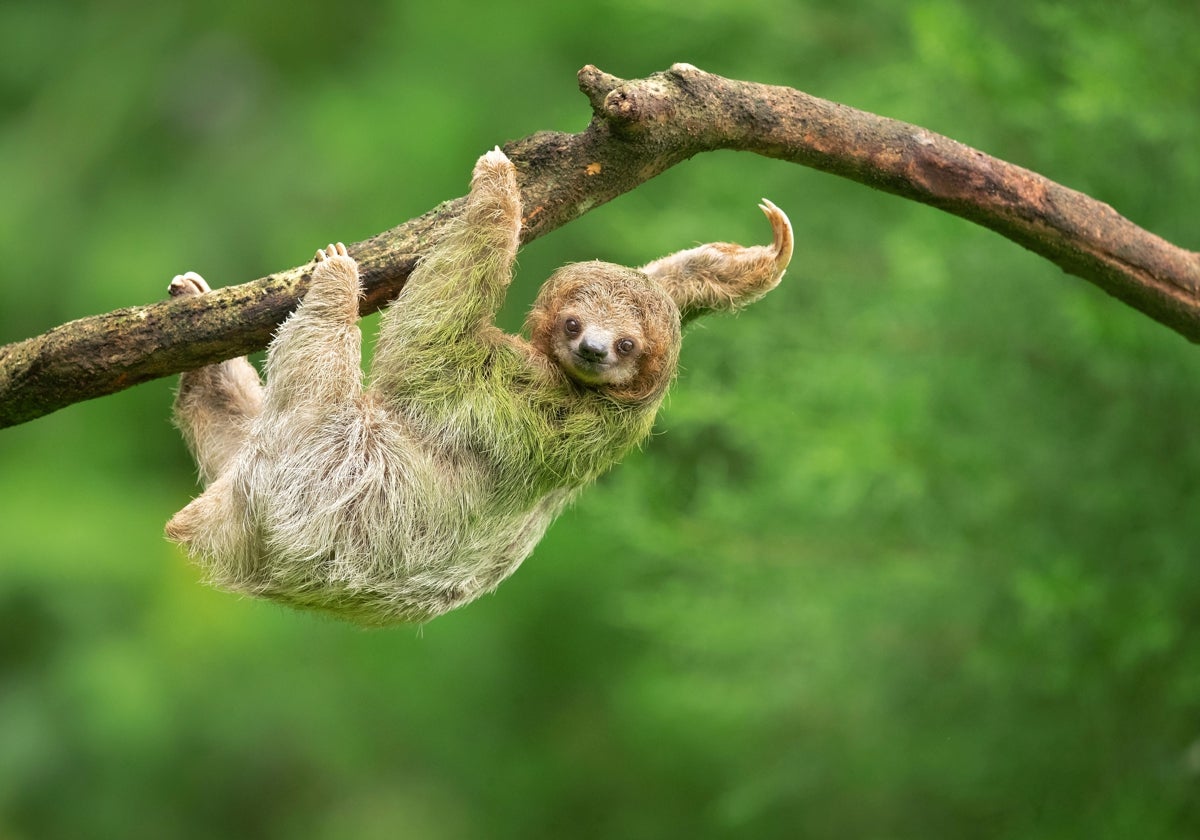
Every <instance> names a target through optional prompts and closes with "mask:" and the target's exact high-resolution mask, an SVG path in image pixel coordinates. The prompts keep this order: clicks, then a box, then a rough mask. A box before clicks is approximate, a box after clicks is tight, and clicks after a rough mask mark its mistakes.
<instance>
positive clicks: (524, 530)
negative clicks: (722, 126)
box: [166, 149, 792, 625]
mask: <svg viewBox="0 0 1200 840" xmlns="http://www.w3.org/2000/svg"><path fill="white" fill-rule="evenodd" d="M761 206H762V209H763V212H765V213H766V215H767V217H768V219H770V222H771V226H772V228H773V230H774V242H773V244H771V245H769V246H755V247H750V248H742V247H740V246H737V245H731V244H726V243H716V244H710V245H702V246H700V247H698V248H693V249H690V250H687V251H681V252H679V253H677V254H673V255H671V256H668V257H664V258H663V259H660V260H657V261H655V262H653V263H651V264H649V265H647V266H644V267H643V268H641V269H640V270H635V269H632V268H625V267H622V266H619V265H612V264H609V263H602V262H587V263H576V264H572V265H567V266H565V267H564V268H561V269H559V270H558V271H557V272H555V274H554V275H553V276H552V277H551V278H550V279H549V280H548V281H547V282H546V283H545V285H544V286H543V287H542V289H541V292H540V294H539V295H538V297H537V300H536V302H535V303H534V305H533V309H532V311H531V312H530V314H529V317H528V320H527V322H526V327H527V331H528V335H529V338H528V340H526V339H524V338H521V337H518V336H514V335H507V334H505V333H504V332H502V331H501V330H500V329H498V328H497V327H496V326H494V325H493V320H494V317H495V314H496V311H497V309H498V308H499V307H500V305H501V303H502V301H503V298H504V294H505V290H506V289H507V287H508V284H509V281H510V279H511V273H512V265H513V261H514V259H515V257H516V253H517V245H518V234H519V232H520V228H521V196H520V192H519V191H518V189H517V181H516V172H515V170H514V167H513V165H512V163H511V162H510V161H509V160H508V158H507V157H506V156H505V155H504V154H503V153H502V152H501V151H500V150H499V149H496V150H494V151H492V152H489V153H487V154H485V155H484V156H483V157H481V158H480V159H479V161H478V162H477V163H476V165H475V171H474V175H473V178H472V181H471V191H470V195H469V196H468V198H467V201H466V207H465V210H464V211H463V212H462V214H461V216H460V217H458V218H457V219H456V220H455V221H453V222H451V223H449V227H448V229H447V230H446V232H445V234H444V236H442V237H441V239H440V240H438V241H437V243H436V244H435V245H434V246H433V247H432V249H431V251H430V252H429V253H428V255H427V256H425V257H424V258H423V259H422V260H421V261H420V263H419V265H418V266H417V268H416V269H415V270H414V271H413V273H412V275H411V276H410V278H409V279H408V282H407V283H406V284H405V286H404V288H403V290H402V291H401V293H400V295H399V297H397V299H396V300H395V301H394V302H393V303H392V304H391V305H390V306H389V307H388V308H387V311H386V312H385V314H384V316H383V319H382V323H381V327H380V333H379V339H378V343H377V347H376V351H375V356H374V359H373V362H372V365H371V376H370V381H369V385H367V386H364V383H363V373H362V368H361V359H360V350H361V340H362V339H361V334H360V332H359V329H358V326H357V323H356V322H357V319H358V305H359V297H360V294H361V289H360V284H359V277H358V267H357V264H356V263H355V261H354V260H353V259H352V258H351V257H350V256H348V255H347V253H346V249H345V247H344V246H342V245H340V244H338V245H331V246H329V247H328V248H326V249H324V250H322V251H318V252H317V260H316V264H315V267H314V269H313V272H312V279H311V283H310V285H309V288H308V292H307V293H306V294H305V296H304V299H303V301H302V302H301V304H300V305H299V306H298V307H297V309H296V311H295V312H294V313H292V315H291V316H290V317H289V318H288V319H287V321H285V322H284V324H283V325H282V326H281V327H280V329H279V331H278V332H277V334H276V335H275V337H274V339H273V340H272V342H271V344H270V347H269V348H268V350H267V359H266V366H265V368H266V370H265V372H266V386H265V387H264V386H263V385H262V384H261V383H260V381H259V377H258V374H257V373H256V372H255V370H254V368H253V367H252V366H251V365H250V363H249V362H248V361H246V359H244V358H239V359H232V360H229V361H226V362H221V363H220V364H215V365H210V366H208V367H205V368H201V369H199V370H196V371H192V372H188V373H184V374H183V376H182V377H181V380H180V386H179V392H178V395H177V397H176V401H175V418H176V422H177V424H178V426H179V428H180V429H181V430H182V432H183V435H184V438H185V439H186V441H187V444H188V446H189V448H190V449H191V451H192V453H193V455H194V456H195V458H196V461H197V463H198V465H199V468H200V474H201V478H202V480H203V481H204V483H205V489H204V492H203V493H202V494H201V495H200V496H199V497H198V498H196V499H195V500H193V501H192V502H191V504H189V505H187V507H185V508H184V509H183V510H181V511H180V512H179V513H177V514H176V515H175V516H174V518H172V519H171V521H170V522H169V523H168V525H167V529H166V530H167V535H168V536H169V537H170V538H171V539H173V540H176V541H178V542H179V543H182V544H183V545H184V546H185V547H186V548H187V550H188V552H189V553H190V554H191V556H192V557H193V559H194V560H195V561H196V562H197V563H198V564H199V565H200V566H201V567H203V568H204V569H205V570H206V572H207V574H208V577H209V579H210V580H211V582H213V583H214V584H216V585H217V586H220V587H222V588H225V589H229V590H234V591H237V592H242V593H246V594H248V595H253V596H256V597H262V598H270V599H273V600H276V601H280V602H284V603H287V604H290V605H293V606H297V607H302V608H307V609H315V610H322V611H325V612H329V613H332V614H335V615H338V616H340V617H342V618H346V619H349V620H351V621H354V622H357V623H360V624H368V625H385V624H393V623H398V622H419V621H425V620H427V619H430V618H433V617H434V616H437V615H440V614H441V613H444V612H446V611H447V610H450V609H453V608H454V607H457V606H460V605H461V604H465V603H467V602H468V601H471V600H472V599H474V598H477V597H478V596H479V595H481V594H483V593H485V592H489V591H491V590H492V589H494V588H495V587H496V586H497V585H498V584H499V583H500V582H501V581H502V580H504V579H505V578H506V577H508V576H509V575H510V574H512V572H513V571H514V570H515V569H516V568H517V566H518V565H519V564H520V563H521V561H522V560H524V559H525V557H526V556H528V555H529V554H530V552H531V551H533V548H534V546H535V545H536V544H537V542H538V540H539V539H540V538H541V536H542V534H543V533H544V532H545V530H546V528H547V527H548V526H549V524H550V522H551V521H552V520H553V519H554V518H555V516H556V515H557V514H558V513H559V512H560V511H562V509H563V508H564V506H566V505H567V503H568V502H570V501H571V499H572V498H573V497H574V496H575V495H576V494H577V493H578V492H579V490H580V489H581V488H582V487H584V486H585V485H586V484H587V483H588V482H590V481H592V480H593V479H595V478H596V477H597V476H599V475H600V474H601V473H603V472H604V471H605V470H607V469H609V468H610V467H611V466H613V464H615V463H616V462H617V461H618V460H620V458H621V457H622V456H623V455H624V454H625V453H626V452H628V451H629V450H630V449H631V448H632V447H635V446H637V445H638V444H639V443H640V442H641V441H642V440H643V439H644V438H645V437H646V436H647V435H648V434H649V432H650V428H651V425H652V424H653V422H654V415H655V412H656V411H657V410H658V407H659V405H660V403H661V402H662V399H663V396H664V394H665V393H666V390H667V386H668V385H669V384H670V382H671V379H672V377H673V376H674V374H675V369H676V363H677V359H678V356H679V344H680V325H681V323H682V322H686V321H687V320H689V319H691V318H692V317H694V316H696V315H699V314H702V313H704V312H706V311H711V310H732V309H736V308H738V307H741V306H743V305H745V304H747V303H749V302H751V301H753V300H756V299H757V298H759V297H761V296H762V295H764V294H766V293H767V292H768V291H770V290H771V289H772V288H774V287H775V285H776V284H777V283H778V282H779V280H780V278H781V277H782V276H783V272H784V269H785V268H786V267H787V264H788V261H789V260H790V259H791V254H792V232H791V227H790V225H789V223H788V220H787V217H786V216H785V215H784V214H783V212H782V211H780V210H779V209H778V208H777V207H775V206H774V205H773V204H771V203H770V202H768V201H764V203H763V205H761ZM206 291H208V286H207V284H206V283H205V282H204V280H203V279H202V278H201V277H200V276H199V275H197V274H194V273H191V272H189V273H188V274H185V275H181V276H179V277H176V278H175V279H174V280H173V281H172V282H171V286H170V292H171V294H172V295H176V296H178V295H195V294H202V293H204V292H206Z"/></svg>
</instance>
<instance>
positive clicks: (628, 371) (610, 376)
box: [553, 310, 646, 386]
mask: <svg viewBox="0 0 1200 840" xmlns="http://www.w3.org/2000/svg"><path fill="white" fill-rule="evenodd" d="M555 332H556V334H555V338H554V345H553V347H554V358H555V360H556V361H557V362H558V364H559V366H560V367H561V368H562V369H563V370H564V371H565V372H566V373H567V375H568V376H570V377H571V378H572V379H574V380H575V381H577V382H580V383H582V384H584V385H592V386H608V385H624V384H626V383H627V382H629V381H630V380H632V379H633V378H634V376H636V375H637V372H638V366H639V363H640V360H641V356H642V350H643V348H644V347H645V343H646V342H645V339H644V338H643V336H642V331H641V329H640V327H639V326H637V325H635V324H633V323H631V321H630V318H629V316H627V315H625V316H622V317H616V318H605V317H604V314H603V313H595V312H592V313H584V312H580V311H575V310H567V311H565V312H562V313H560V314H559V317H558V323H557V325H556V331H555Z"/></svg>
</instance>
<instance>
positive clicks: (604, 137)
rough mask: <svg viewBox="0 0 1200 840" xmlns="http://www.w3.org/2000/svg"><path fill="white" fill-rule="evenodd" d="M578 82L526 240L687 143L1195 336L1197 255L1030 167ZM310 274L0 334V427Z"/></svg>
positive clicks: (824, 123)
mask: <svg viewBox="0 0 1200 840" xmlns="http://www.w3.org/2000/svg"><path fill="white" fill-rule="evenodd" d="M579 86H580V89H581V90H582V91H583V92H584V94H585V95H586V96H587V97H588V99H589V101H590V102H591V104H592V111H593V118H592V121H591V124H590V125H589V126H588V127H587V129H586V130H584V131H583V132H581V133H579V134H561V133H550V132H543V133H539V134H534V135H532V136H530V137H527V138H525V139H523V140H518V141H515V142H512V143H509V144H507V145H506V146H505V151H506V152H507V153H508V155H509V157H511V158H512V159H513V160H514V161H515V162H516V164H517V166H518V169H519V171H520V176H521V192H522V197H523V199H524V205H525V212H526V218H525V228H524V231H523V234H522V236H523V238H524V240H525V241H527V242H528V241H530V240H532V239H536V238H537V237H539V236H541V235H542V234H544V233H548V232H549V231H551V230H554V229H555V228H557V227H559V226H561V225H563V224H566V223H567V222H569V221H571V220H572V219H574V218H576V217H578V216H580V215H582V214H583V213H585V212H587V211H588V210H589V209H591V208H592V207H595V206H598V205H600V204H603V203H604V202H606V201H609V200H610V199H612V198H615V197H616V196H618V195H620V194H621V193H624V192H627V191H629V190H631V189H633V188H635V187H637V186H638V185H639V184H641V183H643V182H644V181H647V180H649V179H650V178H652V177H654V176H655V175H657V174H659V173H660V172H662V171H664V170H666V169H668V168H669V167H671V166H673V165H675V164H676V163H679V162H680V161H683V160H685V159H687V158H689V157H691V156H693V155H695V154H697V153H699V152H704V151H711V150H715V149H737V150H742V151H750V152H755V153H757V154H760V155H765V156H767V157H772V158H778V159H780V160H786V161H790V162H792V163H799V164H802V165H804V166H810V167H813V168H816V169H820V170H823V171H825V172H830V173H833V174H836V175H841V176H843V177H846V178H850V179H852V180H855V181H858V182H860V183H863V184H866V185H867V186H870V187H874V188H876V189H881V190H885V191H887V192H891V193H895V194H897V195H900V196H903V197H905V198H910V199H913V200H915V201H920V202H923V203H926V204H930V205H933V206H934V207H938V208H941V209H942V210H945V211H947V212H949V213H953V214H955V215H958V216H962V217H963V218H966V219H969V220H971V221H974V222H977V223H979V224H981V225H984V226H985V227H988V228H991V229H992V230H995V231H997V232H998V233H1001V234H1003V235H1004V236H1006V237H1008V238H1009V239H1012V240H1013V241H1015V242H1017V243H1019V244H1021V245H1023V246H1025V247H1026V248H1029V249H1030V250H1032V251H1034V252H1036V253H1038V254H1040V255H1042V256H1043V257H1045V258H1047V259H1048V260H1050V261H1051V262H1053V263H1055V264H1056V265H1058V266H1060V267H1061V268H1063V269H1064V270H1065V271H1068V272H1070V273H1072V274H1076V275H1078V276H1080V277H1082V278H1084V279H1086V280H1089V281H1091V282H1093V283H1095V284H1096V285H1098V286H1099V287H1101V288H1102V289H1104V290H1105V291H1107V292H1109V293H1111V294H1112V295H1114V296H1116V297H1117V298H1119V299H1121V300H1122V301H1124V302H1125V303H1127V304H1129V305H1130V306H1133V307H1135V308H1136V309H1139V310H1141V311H1142V312H1144V313H1146V314H1147V315H1149V316H1150V317H1151V318H1154V319H1155V320H1157V321H1160V322H1161V323H1163V324H1165V325H1167V326H1168V327H1170V328H1171V329H1174V330H1176V331H1177V332H1179V333H1180V334H1181V335H1183V336H1185V337H1187V338H1188V339H1190V340H1192V341H1198V340H1200V254H1196V253H1194V252H1191V251H1186V250H1184V249H1182V248H1179V247H1176V246H1174V245H1172V244H1170V243H1169V242H1166V241H1164V240H1163V239H1160V238H1159V237H1157V236H1155V235H1153V234H1151V233H1148V232H1147V231H1145V230H1142V229H1141V228H1139V227H1137V226H1136V225H1134V224H1133V223H1132V222H1129V221H1128V220H1126V219H1124V218H1122V217H1121V216H1120V215H1118V214H1117V213H1116V212H1115V211H1114V210H1113V209H1112V208H1111V207H1109V206H1108V205H1106V204H1103V203H1101V202H1099V201H1096V200H1094V199H1092V198H1089V197H1088V196H1086V195H1083V194H1082V193H1079V192H1076V191H1074V190H1070V189H1067V188H1066V187H1063V186H1061V185H1059V184H1056V183H1054V182H1053V181H1050V180H1048V179H1046V178H1043V177H1042V176H1040V175H1037V174H1036V173H1033V172H1030V171H1029V170H1026V169H1022V168H1020V167H1017V166H1014V165H1012V164H1010V163H1006V162H1004V161H1001V160H997V159H996V158H993V157H989V156H988V155H985V154H983V153H982V152H979V151H976V150H974V149H972V148H969V147H967V146H964V145H962V144H961V143H957V142H955V141H953V140H950V139H948V138H946V137H942V136H940V135H937V134H934V133H932V132H929V131H926V130H925V129H923V128H920V127H917V126H913V125H909V124H906V123H902V122H898V121H896V120H890V119H886V118H884V117H879V116H876V115H874V114H869V113H865V112H862V111H857V110H855V109H853V108H848V107H846V106H844V105H838V104H836V103H833V102H828V101H825V100H822V99H817V98H815V97H811V96H808V95H807V94H804V93H801V92H799V91H796V90H792V89H791V88H786V87H775V86H769V85H762V84H755V83H751V82H738V81H733V80H730V79H725V78H722V77H720V76H714V75H712V74H710V73H705V72H703V71H701V70H698V69H696V68H694V67H691V66H690V65H686V64H677V65H675V66H673V67H672V68H671V69H670V70H668V71H666V72H664V73H656V74H654V75H652V76H650V77H648V78H645V79H636V80H630V81H625V80H621V79H618V78H616V77H614V76H610V75H607V74H605V73H602V72H601V71H599V70H597V69H596V68H595V67H591V66H588V67H584V68H583V70H581V71H580V72H579ZM460 202H461V199H459V200H456V201H452V202H447V203H445V204H443V205H441V206H439V207H437V208H435V209H434V210H432V211H430V212H429V213H427V214H425V215H424V216H421V217H419V218H417V219H413V220H411V221H409V222H406V223H405V224H403V225H400V226H399V227H397V228H394V229H392V230H390V231H386V232H384V233H381V234H379V235H377V236H375V237H372V238H371V239H368V240H366V241H364V242H360V243H357V244H356V245H354V246H352V247H351V249H350V250H351V253H352V254H353V255H354V256H355V257H356V258H357V259H358V260H359V262H360V263H361V264H362V269H363V279H364V285H365V288H366V296H365V299H364V302H363V313H364V314H366V313H368V312H372V311H374V310H376V309H378V308H380V307H381V306H383V305H384V304H385V303H386V302H387V301H388V300H390V299H391V298H393V297H394V296H395V295H396V293H397V292H398V291H399V290H400V288H401V286H403V284H404V281H405V279H406V278H407V277H408V274H409V272H410V271H411V270H412V267H413V265H414V264H415V262H416V259H417V256H418V255H419V254H420V253H421V250H422V248H423V245H424V243H425V242H426V241H427V240H428V239H429V237H431V236H434V235H436V229H437V227H438V226H439V224H440V223H441V222H442V221H444V220H445V219H446V218H448V217H449V216H451V215H453V214H456V213H457V212H458V210H459V207H460ZM308 270H309V266H302V267H299V268H293V269H290V270H288V271H284V272H280V273H278V274H274V275H271V276H269V277H264V278H261V279H259V280H255V281H252V282H250V283H245V284H243V285H240V286H232V287H227V288H224V289H220V290H218V291H216V292H214V293H213V294H211V295H205V296H204V297H203V298H178V299H174V300H169V301H162V302H159V303H153V304H150V305H148V306H139V307H132V308H129V309H122V310H118V311H116V312H110V313H108V314H105V315H98V316H94V317H90V318H84V319H81V320H78V321H73V322H71V323H69V324H64V325H62V326H60V327H57V328H55V329H53V330H51V331H49V332H47V333H45V334H43V335H40V336H37V337H35V338H31V339H28V340H26V341H22V342H17V343H15V344H10V345H7V346H5V347H0V426H8V425H13V424H16V423H20V422H23V421H26V420H31V419H33V418H35V417H40V416H41V415H43V414H48V413H49V412H51V411H55V410H57V409H59V408H62V407H63V406H66V405H70V404H71V403H75V402H81V401H83V400H86V399H91V398H93V397H98V396H103V395H105V394H111V393H114V392H116V391H119V390H122V389H124V388H127V387H129V386H131V385H135V384H138V383H140V382H145V381H147V380H150V379H154V378H157V377H161V376H167V375H169V374H172V373H177V372H179V371H182V370H187V369H190V368H195V367H199V366H201V365H205V364H209V363H211V362H215V361H218V360H221V359H225V358H229V357H231V356H236V355H240V354H242V353H246V352H249V351H252V350H257V349H261V348H262V347H264V346H266V344H267V342H268V341H269V340H270V336H271V333H272V331H273V330H274V329H275V327H276V325H278V324H279V323H280V322H281V321H282V320H283V319H284V318H285V317H286V316H287V314H288V313H289V312H290V311H291V310H292V309H293V308H294V307H295V305H296V301H297V300H298V299H299V297H300V296H301V295H302V294H303V292H304V289H305V287H306V283H307V280H308Z"/></svg>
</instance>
